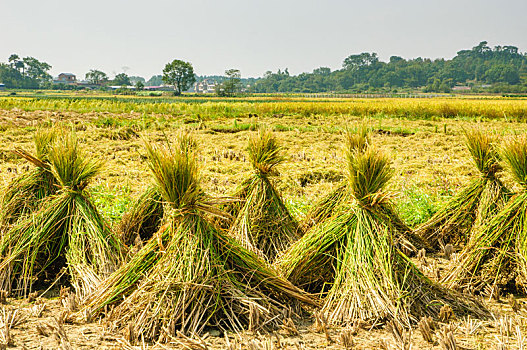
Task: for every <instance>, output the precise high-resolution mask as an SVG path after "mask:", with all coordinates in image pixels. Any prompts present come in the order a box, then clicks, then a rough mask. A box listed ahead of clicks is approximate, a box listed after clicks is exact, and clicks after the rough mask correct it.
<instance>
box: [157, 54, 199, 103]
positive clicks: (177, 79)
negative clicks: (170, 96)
mask: <svg viewBox="0 0 527 350" xmlns="http://www.w3.org/2000/svg"><path fill="white" fill-rule="evenodd" d="M195 81H196V77H195V75H194V68H193V67H192V64H191V63H190V62H185V61H181V60H173V61H172V62H170V63H167V64H166V65H165V68H164V69H163V82H164V83H165V84H167V85H173V86H174V90H175V95H177V96H178V95H181V93H182V92H183V91H185V90H187V89H188V88H189V87H190V86H191V85H192V84H194V82H195Z"/></svg>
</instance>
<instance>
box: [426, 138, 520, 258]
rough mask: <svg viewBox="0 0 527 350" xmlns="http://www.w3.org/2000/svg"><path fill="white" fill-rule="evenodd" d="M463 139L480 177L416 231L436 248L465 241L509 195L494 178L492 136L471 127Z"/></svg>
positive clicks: (495, 161) (495, 164) (495, 165)
mask: <svg viewBox="0 0 527 350" xmlns="http://www.w3.org/2000/svg"><path fill="white" fill-rule="evenodd" d="M465 140H466V145H467V148H468V150H469V152H470V155H471V156H472V160H473V162H474V164H475V165H476V168H477V169H478V171H479V174H480V176H479V177H478V178H477V179H475V180H473V181H472V182H471V183H470V184H469V185H468V186H467V187H466V188H464V189H463V190H462V191H461V192H459V194H457V195H456V196H454V197H453V198H452V199H451V200H450V201H448V202H447V203H446V205H445V206H444V207H443V208H441V209H440V210H439V211H438V212H436V213H435V214H434V215H433V216H432V217H431V218H430V220H428V221H427V222H425V223H424V224H422V225H421V226H420V227H418V228H417V230H416V234H417V235H419V236H421V237H422V238H423V239H424V240H425V241H426V242H428V244H429V245H430V246H432V247H434V248H436V249H438V248H440V246H441V245H446V244H448V243H450V244H453V245H460V244H465V243H466V242H467V241H468V237H469V234H470V232H471V231H472V229H473V228H474V227H476V226H478V225H480V224H483V223H485V222H486V221H487V220H488V219H489V218H490V217H492V216H493V215H494V214H496V212H497V211H498V210H499V209H501V208H502V207H503V206H504V204H505V203H506V202H507V201H508V199H509V198H510V196H511V194H510V192H509V190H507V188H505V186H504V185H503V183H502V182H501V181H500V179H499V178H498V177H497V173H498V172H499V171H500V170H501V167H500V165H499V163H498V161H499V157H498V153H497V151H496V148H495V145H494V139H493V138H492V137H491V136H490V135H488V134H484V133H482V132H481V131H478V130H476V129H474V130H471V131H465Z"/></svg>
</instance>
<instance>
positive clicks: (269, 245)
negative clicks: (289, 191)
mask: <svg viewBox="0 0 527 350" xmlns="http://www.w3.org/2000/svg"><path fill="white" fill-rule="evenodd" d="M247 150H248V153H249V159H250V161H251V164H252V165H253V168H254V170H255V171H254V172H253V173H252V174H251V176H250V177H249V178H248V179H246V180H244V182H243V184H242V187H241V188H240V189H239V190H238V192H237V196H236V197H237V198H239V199H240V201H241V204H239V208H238V212H237V215H236V219H235V220H234V223H233V225H232V226H231V228H230V234H231V235H232V236H233V237H235V238H236V239H238V241H240V242H241V243H242V244H243V246H244V247H246V248H247V249H251V250H253V251H255V252H256V253H258V254H259V255H261V256H262V257H263V258H265V259H267V260H268V261H273V260H274V259H275V257H276V256H277V255H278V254H280V253H281V252H282V251H284V250H285V249H287V248H288V247H289V246H290V245H291V244H292V243H293V242H295V241H296V240H297V239H298V238H300V236H301V232H300V231H299V230H300V229H299V227H298V224H297V222H296V220H295V219H294V218H293V217H292V216H291V214H290V213H289V211H288V210H287V207H286V206H285V204H284V202H283V201H282V198H281V195H280V193H278V191H277V190H276V188H275V187H274V186H273V183H272V182H271V180H270V176H271V175H273V174H274V173H276V167H277V166H278V165H279V164H280V163H282V162H283V161H284V157H283V156H282V155H281V148H280V146H279V145H278V141H277V140H276V138H275V137H274V136H273V135H272V134H271V132H269V131H266V130H260V131H259V132H258V134H257V135H256V136H253V137H251V138H250V139H249V145H248V148H247Z"/></svg>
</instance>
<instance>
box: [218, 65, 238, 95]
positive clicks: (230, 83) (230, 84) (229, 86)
mask: <svg viewBox="0 0 527 350" xmlns="http://www.w3.org/2000/svg"><path fill="white" fill-rule="evenodd" d="M225 76H226V77H227V80H225V81H224V82H223V83H221V84H219V85H218V86H217V87H216V94H218V95H219V96H234V95H236V93H238V92H240V90H241V78H242V74H241V72H240V70H239V69H227V70H226V71H225Z"/></svg>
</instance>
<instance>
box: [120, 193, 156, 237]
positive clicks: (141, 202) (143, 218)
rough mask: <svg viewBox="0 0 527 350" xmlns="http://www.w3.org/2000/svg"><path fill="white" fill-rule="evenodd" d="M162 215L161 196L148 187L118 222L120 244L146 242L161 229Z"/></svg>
mask: <svg viewBox="0 0 527 350" xmlns="http://www.w3.org/2000/svg"><path fill="white" fill-rule="evenodd" d="M163 213H164V209H163V196H162V195H161V193H160V192H159V191H158V190H157V188H156V187H155V186H149V187H148V188H147V189H146V190H145V192H143V193H142V194H141V196H140V197H139V198H138V199H137V200H136V201H135V202H134V203H133V204H132V207H131V208H130V210H129V211H128V212H126V213H125V214H124V215H123V217H122V219H121V221H120V222H119V226H118V227H117V233H118V234H119V236H120V237H121V240H122V242H123V243H124V244H126V245H128V246H130V245H133V244H136V243H138V242H146V241H148V240H149V239H150V238H152V236H153V235H154V234H155V233H156V232H157V231H158V230H159V228H160V227H161V222H162V219H163Z"/></svg>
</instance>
